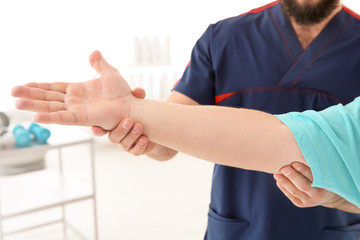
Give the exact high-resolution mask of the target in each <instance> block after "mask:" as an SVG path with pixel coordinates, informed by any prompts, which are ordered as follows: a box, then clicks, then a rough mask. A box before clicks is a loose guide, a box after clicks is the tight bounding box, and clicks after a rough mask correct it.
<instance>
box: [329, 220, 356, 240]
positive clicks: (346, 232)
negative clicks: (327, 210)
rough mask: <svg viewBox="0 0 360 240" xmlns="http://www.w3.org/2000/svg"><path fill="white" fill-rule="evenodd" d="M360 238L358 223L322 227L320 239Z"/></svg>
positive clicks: (345, 239)
mask: <svg viewBox="0 0 360 240" xmlns="http://www.w3.org/2000/svg"><path fill="white" fill-rule="evenodd" d="M338 239H341V240H360V223H357V224H355V225H350V226H347V227H340V228H333V229H324V232H323V237H322V240H338Z"/></svg>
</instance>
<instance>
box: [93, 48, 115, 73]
mask: <svg viewBox="0 0 360 240" xmlns="http://www.w3.org/2000/svg"><path fill="white" fill-rule="evenodd" d="M89 62H90V65H91V67H92V68H94V69H95V71H97V72H98V73H99V74H100V75H103V74H105V73H109V72H114V71H117V70H116V68H114V67H113V66H111V65H110V64H109V63H108V62H107V61H106V60H105V59H104V57H103V56H102V55H101V53H100V52H99V51H97V50H96V51H94V52H93V53H91V55H90V57H89Z"/></svg>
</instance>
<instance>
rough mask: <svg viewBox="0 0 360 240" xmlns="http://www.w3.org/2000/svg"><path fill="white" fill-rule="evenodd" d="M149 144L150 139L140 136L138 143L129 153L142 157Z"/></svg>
mask: <svg viewBox="0 0 360 240" xmlns="http://www.w3.org/2000/svg"><path fill="white" fill-rule="evenodd" d="M147 144H148V139H147V137H145V136H140V137H139V138H138V140H137V141H136V143H134V144H133V146H132V147H131V148H130V149H129V152H130V153H131V154H132V155H134V156H140V155H142V154H144V153H145V151H146V148H147Z"/></svg>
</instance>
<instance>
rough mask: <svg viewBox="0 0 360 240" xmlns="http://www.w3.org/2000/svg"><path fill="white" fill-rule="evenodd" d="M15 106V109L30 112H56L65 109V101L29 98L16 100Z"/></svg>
mask: <svg viewBox="0 0 360 240" xmlns="http://www.w3.org/2000/svg"><path fill="white" fill-rule="evenodd" d="M15 106H16V108H17V109H20V110H28V111H32V112H57V111H61V110H65V109H66V106H65V103H61V102H55V101H41V100H29V99H19V100H17V101H16V103H15Z"/></svg>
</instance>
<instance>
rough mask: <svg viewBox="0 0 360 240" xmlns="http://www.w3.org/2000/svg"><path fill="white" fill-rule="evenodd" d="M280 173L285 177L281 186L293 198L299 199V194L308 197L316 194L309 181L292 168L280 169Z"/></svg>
mask: <svg viewBox="0 0 360 240" xmlns="http://www.w3.org/2000/svg"><path fill="white" fill-rule="evenodd" d="M280 172H281V173H282V174H284V176H285V177H286V179H285V180H284V183H283V184H282V185H283V186H284V187H285V188H286V189H287V190H288V191H289V192H290V193H292V194H294V195H295V196H297V197H299V198H301V197H302V194H301V193H306V194H307V195H308V196H314V195H316V194H317V188H314V187H312V186H311V182H310V181H309V179H308V178H307V177H306V176H304V175H303V174H301V173H299V172H298V171H296V170H295V169H294V168H293V167H291V166H285V167H282V168H281V169H280Z"/></svg>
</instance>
